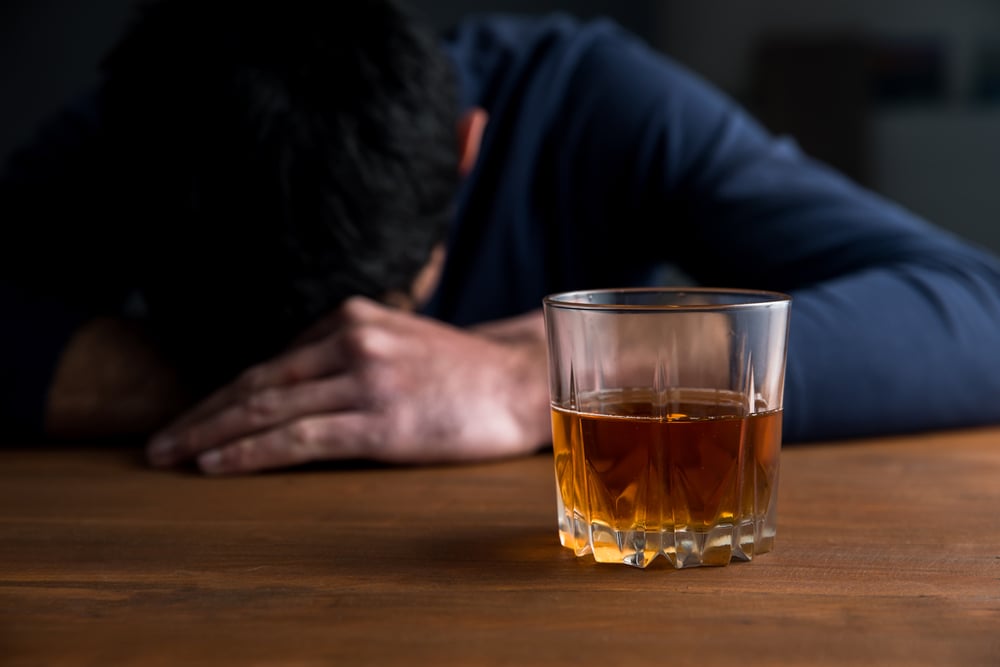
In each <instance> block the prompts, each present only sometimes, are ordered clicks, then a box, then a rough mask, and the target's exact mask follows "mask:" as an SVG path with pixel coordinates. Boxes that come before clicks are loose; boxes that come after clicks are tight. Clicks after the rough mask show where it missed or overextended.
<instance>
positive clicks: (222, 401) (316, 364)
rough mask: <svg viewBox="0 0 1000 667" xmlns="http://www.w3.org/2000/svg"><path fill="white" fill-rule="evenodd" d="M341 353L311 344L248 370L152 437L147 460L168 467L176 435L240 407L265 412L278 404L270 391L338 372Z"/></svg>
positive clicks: (328, 346)
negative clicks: (273, 404)
mask: <svg viewBox="0 0 1000 667" xmlns="http://www.w3.org/2000/svg"><path fill="white" fill-rule="evenodd" d="M340 350H341V346H340V345H339V344H338V343H337V342H336V341H327V342H320V343H314V344H311V345H306V346H303V347H299V348H295V349H293V350H290V351H288V352H286V353H285V354H283V355H282V356H281V357H279V358H277V359H274V360H272V361H269V362H266V363H263V364H259V365H257V366H254V367H252V368H250V369H248V370H247V371H245V372H244V373H243V374H242V375H240V377H239V378H238V379H236V380H235V381H234V382H233V383H232V384H229V385H227V386H225V387H223V388H221V389H219V390H217V391H216V392H214V393H213V394H211V395H210V396H209V397H208V398H206V399H204V400H203V401H202V402H201V403H199V404H198V405H196V406H195V407H193V408H192V409H191V410H189V411H187V412H186V413H184V414H182V415H181V416H180V417H179V418H177V419H176V420H174V421H173V422H172V423H170V424H169V425H168V426H167V427H166V428H165V429H163V430H162V431H160V432H159V433H157V434H156V435H154V437H153V438H152V439H151V440H150V443H149V450H148V454H149V458H150V460H151V461H153V462H154V463H156V462H163V463H161V464H162V465H167V464H168V463H167V462H168V459H170V457H169V456H168V452H170V451H172V450H174V449H176V447H177V444H176V441H177V440H178V435H179V434H182V433H184V432H185V431H186V430H188V429H190V428H191V427H192V426H193V425H195V424H197V423H199V422H201V421H204V420H206V419H210V418H211V417H212V415H216V414H218V413H220V412H227V411H229V410H231V409H233V408H239V407H241V406H242V407H243V408H244V409H246V412H247V413H248V414H249V415H251V416H256V413H257V412H263V413H267V412H268V411H269V410H270V408H271V407H272V406H271V403H272V402H274V403H277V402H279V401H278V397H277V396H275V395H274V394H273V392H275V391H277V390H279V389H282V388H290V387H294V386H295V385H296V384H297V383H303V384H304V385H305V386H308V385H309V384H311V383H310V382H309V381H310V380H315V379H316V378H322V377H325V376H328V375H330V374H332V373H337V372H339V371H340V370H342V369H343V368H344V367H345V362H346V360H345V358H344V355H343V353H342V352H341V351H340ZM293 405H294V404H293ZM258 408H259V410H258ZM271 423H273V422H271ZM266 425H270V423H269V424H266ZM212 444H213V443H209V444H208V445H207V446H211V445H212ZM204 448H205V447H202V449H204Z"/></svg>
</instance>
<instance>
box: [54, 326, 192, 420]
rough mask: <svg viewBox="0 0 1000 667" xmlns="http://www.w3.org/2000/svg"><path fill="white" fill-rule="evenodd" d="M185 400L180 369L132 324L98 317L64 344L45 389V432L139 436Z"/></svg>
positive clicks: (171, 414)
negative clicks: (50, 383)
mask: <svg viewBox="0 0 1000 667" xmlns="http://www.w3.org/2000/svg"><path fill="white" fill-rule="evenodd" d="M187 403H188V397H187V396H186V395H185V392H184V391H183V389H182V387H181V383H180V381H179V377H178V374H177V373H176V372H175V371H174V370H173V369H172V368H171V366H170V364H168V363H167V362H166V361H165V359H164V358H163V356H162V355H161V354H160V353H159V352H158V351H157V349H156V346H155V345H153V343H152V342H151V340H150V338H149V336H148V335H147V334H145V333H144V331H143V330H142V328H141V327H140V326H138V325H137V324H135V323H132V322H129V321H126V320H121V319H114V318H98V319H94V320H91V321H90V322H88V323H87V324H85V325H84V326H83V327H81V328H80V329H79V330H78V331H77V332H76V334H75V335H74V336H73V337H72V338H71V339H70V342H69V344H68V345H67V346H66V349H65V350H64V352H63V354H62V357H61V359H60V362H59V365H58V366H57V368H56V372H55V374H54V377H53V381H52V385H51V387H50V389H49V395H48V402H47V408H46V417H45V431H46V434H47V435H48V436H51V437H58V438H83V437H103V436H120V435H140V434H146V433H149V432H151V431H152V430H154V429H156V428H158V427H160V426H162V425H163V424H164V423H165V422H166V420H168V419H170V418H171V417H172V416H174V415H175V414H177V412H178V411H179V410H180V409H181V408H182V407H184V406H185V405H186V404H187Z"/></svg>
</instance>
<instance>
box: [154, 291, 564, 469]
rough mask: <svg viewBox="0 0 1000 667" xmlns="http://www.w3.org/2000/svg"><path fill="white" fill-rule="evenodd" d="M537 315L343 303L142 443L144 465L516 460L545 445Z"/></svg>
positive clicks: (222, 466) (364, 301) (353, 301)
mask: <svg viewBox="0 0 1000 667" xmlns="http://www.w3.org/2000/svg"><path fill="white" fill-rule="evenodd" d="M545 359H546V358H545V341H544V330H543V327H542V319H541V313H540V311H539V312H537V313H533V314H531V315H530V316H526V317H522V318H517V319H516V320H510V321H507V322H505V323H494V324H491V325H486V326H483V327H480V329H478V330H475V331H466V330H461V329H457V328H454V327H451V326H448V325H445V324H442V323H439V322H436V321H434V320H430V319H427V318H424V317H420V316H417V315H413V314H411V313H407V312H404V311H401V310H396V309H391V308H387V307H385V306H382V305H379V304H377V303H375V302H373V301H370V300H368V299H364V298H360V297H358V298H352V299H350V300H348V301H347V302H345V303H344V304H343V306H341V308H340V309H338V310H337V311H336V312H335V313H333V314H332V315H331V316H330V317H328V318H327V319H326V320H324V321H322V322H320V323H319V324H318V325H317V326H315V327H313V329H312V330H311V331H309V332H307V333H306V334H305V335H304V336H303V337H302V339H301V340H300V341H299V342H298V343H297V344H296V345H294V346H293V347H292V348H291V349H289V350H288V351H287V352H285V353H284V354H282V355H281V356H279V357H277V358H275V359H273V360H271V361H268V362H266V363H263V364H261V365H259V366H255V367H253V368H250V369H249V370H247V371H246V372H245V373H243V374H242V375H241V376H240V377H239V378H238V379H237V380H236V381H235V382H233V383H232V384H230V385H229V386H226V387H224V388H222V389H220V390H219V391H217V392H216V393H214V394H213V395H211V396H210V397H208V398H207V399H205V400H204V401H203V402H202V403H201V404H200V405H198V406H196V407H195V408H193V409H192V410H191V411H190V412H188V413H187V414H185V415H183V416H181V417H180V418H179V419H178V420H177V421H176V422H174V423H173V424H171V425H170V426H169V427H167V428H166V429H165V430H164V431H162V432H161V433H159V434H158V435H157V436H156V437H154V438H153V440H152V441H151V443H150V446H149V449H148V452H147V453H148V457H149V460H150V462H151V463H152V464H153V465H157V466H169V465H173V464H176V463H179V462H182V461H185V460H190V459H196V460H197V463H198V466H199V467H200V468H201V469H202V470H203V471H204V472H207V473H213V474H221V473H239V472H248V471H253V470H261V469H265V468H275V467H281V466H288V465H293V464H297V463H303V462H307V461H316V460H325V459H348V458H365V459H372V460H378V461H386V462H396V463H430V462H442V461H473V460H482V459H490V458H499V457H506V456H515V455H522V454H528V453H530V452H532V451H534V450H535V449H537V448H538V447H539V446H540V445H542V444H543V443H545V442H548V440H549V438H550V430H549V429H550V427H549V412H548V383H547V375H546V363H545Z"/></svg>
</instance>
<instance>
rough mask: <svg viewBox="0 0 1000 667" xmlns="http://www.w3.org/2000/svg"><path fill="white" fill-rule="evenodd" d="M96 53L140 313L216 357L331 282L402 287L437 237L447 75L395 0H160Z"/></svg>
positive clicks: (455, 164)
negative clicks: (136, 264)
mask: <svg viewBox="0 0 1000 667" xmlns="http://www.w3.org/2000/svg"><path fill="white" fill-rule="evenodd" d="M105 69H106V74H107V79H106V80H107V84H106V86H105V94H104V98H103V101H104V104H105V116H106V118H108V128H109V132H110V134H111V135H112V136H113V137H114V138H115V140H116V141H115V142H114V143H115V145H117V146H118V147H119V149H120V150H121V156H120V157H121V164H122V165H123V166H124V167H125V170H126V172H127V178H126V179H125V180H124V181H123V183H122V187H123V188H126V189H127V190H128V192H129V197H130V201H131V202H134V206H133V208H134V213H135V217H136V219H135V223H136V225H137V226H141V227H142V228H143V232H144V235H145V237H146V238H148V239H149V241H150V243H149V250H150V258H151V259H150V262H149V265H148V269H149V270H148V275H147V276H146V283H147V284H146V294H147V300H148V302H149V306H150V310H151V313H152V315H153V316H154V318H158V319H159V321H160V322H161V323H162V324H163V326H164V330H165V331H167V332H168V335H169V336H170V337H171V338H172V339H174V340H175V341H181V343H182V344H183V345H185V346H187V347H198V348H201V349H202V351H203V352H204V353H205V354H206V355H208V356H213V355H222V356H227V355H228V356H229V357H232V358H228V359H224V360H221V361H220V360H219V357H218V356H216V357H215V360H217V361H220V363H219V365H220V369H219V370H218V371H217V372H220V373H228V372H231V371H233V370H235V369H236V368H237V367H238V366H240V365H242V364H245V363H247V362H249V361H253V360H255V359H257V358H260V357H262V356H265V355H268V354H271V353H273V352H274V351H275V350H276V348H277V347H278V346H280V345H282V344H283V343H284V342H286V341H287V340H288V339H289V338H290V337H291V336H292V335H294V334H295V333H296V332H297V331H298V330H299V329H301V328H303V327H304V326H306V325H307V324H309V323H310V322H311V321H312V320H314V319H316V318H317V317H319V316H320V315H322V314H323V313H325V312H326V311H328V310H330V309H332V308H333V307H335V306H336V305H337V304H338V303H339V302H340V301H341V300H343V299H344V298H345V297H346V296H349V295H352V294H363V295H367V296H370V297H373V298H382V297H383V296H384V295H386V294H387V293H390V292H394V291H395V292H402V293H408V292H409V291H410V287H411V284H412V282H413V280H414V278H415V277H416V276H417V275H418V273H419V271H420V270H421V268H422V267H423V266H424V265H425V264H426V262H427V260H428V258H429V257H430V256H431V251H432V248H434V246H435V245H436V244H438V243H439V242H441V241H442V239H443V237H444V234H445V232H446V226H447V223H448V220H449V219H450V215H451V212H452V202H453V197H454V193H455V189H456V187H457V181H458V178H459V158H460V155H459V147H458V140H457V132H456V127H457V126H458V124H459V109H458V102H457V96H456V91H455V87H456V86H455V81H454V75H453V72H452V70H451V66H450V63H449V62H448V61H447V60H446V58H445V56H444V54H443V53H442V52H441V50H440V49H439V47H438V44H437V43H436V40H435V39H434V38H433V37H432V36H431V35H430V34H429V33H428V32H425V31H423V30H422V29H421V28H420V27H419V26H418V25H417V24H415V23H414V22H413V21H412V20H411V19H410V18H409V17H408V16H406V15H405V14H404V13H403V12H402V11H400V9H399V8H398V7H397V6H396V5H395V4H394V3H393V2H390V1H389V0H371V1H362V2H351V3H340V2H336V1H335V0H258V1H256V2H255V1H252V0H251V1H250V2H242V1H239V0H165V1H161V2H158V3H155V4H153V5H151V6H149V7H148V8H147V9H146V10H145V11H144V13H143V14H142V15H141V17H140V19H139V20H138V21H137V22H136V23H135V24H134V25H133V26H132V28H131V29H130V31H129V32H128V33H127V34H126V35H125V37H124V38H123V39H122V40H121V42H120V43H119V45H118V46H117V47H116V48H115V49H114V50H113V51H112V53H111V54H110V56H109V57H108V59H107V61H106V67H105Z"/></svg>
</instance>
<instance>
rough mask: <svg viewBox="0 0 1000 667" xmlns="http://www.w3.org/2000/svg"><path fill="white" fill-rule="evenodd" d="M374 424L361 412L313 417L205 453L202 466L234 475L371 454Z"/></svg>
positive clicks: (220, 472)
mask: <svg viewBox="0 0 1000 667" xmlns="http://www.w3.org/2000/svg"><path fill="white" fill-rule="evenodd" d="M370 424H371V422H370V419H367V418H366V417H365V416H364V415H362V414H361V413H357V412H346V413H341V414H336V415H323V416H316V417H309V418H306V419H301V420H298V421H295V422H292V423H288V424H283V425H281V426H279V427H277V428H274V429H271V430H269V431H265V432H262V433H257V434H255V435H252V436H249V437H246V438H242V439H240V440H238V441H236V442H233V443H231V444H228V445H226V446H224V447H220V448H217V449H212V450H209V451H207V452H204V453H202V454H201V455H200V456H199V457H198V467H199V468H200V469H201V470H202V472H204V473H206V474H210V475H232V474H238V473H247V472H254V471H258V470H267V469H269V468H282V467H286V466H291V465H296V464H300V463H307V462H310V461H316V460H335V459H353V458H358V457H361V456H363V455H371V452H372V447H371V442H372V435H371V431H370V428H369V426H370Z"/></svg>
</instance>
